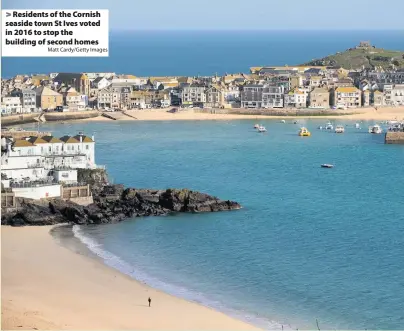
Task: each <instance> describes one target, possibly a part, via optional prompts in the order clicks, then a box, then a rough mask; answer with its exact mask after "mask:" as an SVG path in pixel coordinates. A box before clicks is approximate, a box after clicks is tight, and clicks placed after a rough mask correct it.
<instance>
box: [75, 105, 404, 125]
mask: <svg viewBox="0 0 404 331" xmlns="http://www.w3.org/2000/svg"><path fill="white" fill-rule="evenodd" d="M218 111H219V110H218ZM220 111H223V110H220ZM347 112H349V114H348V115H347V114H346V113H347ZM125 113H126V114H128V115H129V116H126V115H125V114H124V113H119V115H118V116H117V119H116V120H112V119H110V118H107V117H104V116H98V117H94V118H89V119H83V120H80V121H83V122H84V121H86V122H127V121H178V120H181V121H200V120H203V121H205V120H264V119H266V120H280V119H284V120H288V119H289V120H296V119H297V120H298V119H335V120H339V119H340V120H362V121H372V120H373V121H387V120H404V106H402V107H380V108H378V109H377V110H376V109H374V108H358V109H349V110H347V111H338V110H335V114H334V115H328V114H327V115H320V114H319V115H305V114H304V113H302V115H297V116H296V115H295V112H293V113H291V114H288V115H286V114H285V115H270V114H268V115H252V114H251V115H246V114H236V113H210V112H200V111H199V110H198V111H194V110H181V111H179V112H177V113H170V112H167V111H166V110H161V109H147V110H129V111H126V112H125ZM110 114H114V113H109V115H110ZM69 122H70V121H69Z"/></svg>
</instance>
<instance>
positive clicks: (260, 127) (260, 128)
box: [258, 125, 267, 132]
mask: <svg viewBox="0 0 404 331" xmlns="http://www.w3.org/2000/svg"><path fill="white" fill-rule="evenodd" d="M258 132H267V129H266V128H265V126H262V125H260V126H259V127H258Z"/></svg>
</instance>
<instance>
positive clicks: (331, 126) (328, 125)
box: [325, 122, 334, 130]
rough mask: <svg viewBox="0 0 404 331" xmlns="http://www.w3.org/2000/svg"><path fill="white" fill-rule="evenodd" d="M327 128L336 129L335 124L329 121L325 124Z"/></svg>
mask: <svg viewBox="0 0 404 331" xmlns="http://www.w3.org/2000/svg"><path fill="white" fill-rule="evenodd" d="M325 129H326V130H334V126H333V125H332V124H331V122H328V123H327V124H326V125H325Z"/></svg>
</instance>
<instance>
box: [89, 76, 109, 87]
mask: <svg viewBox="0 0 404 331" xmlns="http://www.w3.org/2000/svg"><path fill="white" fill-rule="evenodd" d="M91 85H92V88H95V89H97V90H102V89H104V88H106V87H107V86H109V85H111V81H110V80H108V79H107V78H106V77H97V78H96V79H94V80H93V81H92V82H91Z"/></svg>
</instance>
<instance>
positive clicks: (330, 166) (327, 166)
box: [321, 163, 334, 168]
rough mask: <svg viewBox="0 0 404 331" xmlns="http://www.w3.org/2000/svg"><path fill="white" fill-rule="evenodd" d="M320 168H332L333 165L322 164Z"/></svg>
mask: <svg viewBox="0 0 404 331" xmlns="http://www.w3.org/2000/svg"><path fill="white" fill-rule="evenodd" d="M321 168H334V165H332V164H328V163H324V164H322V165H321Z"/></svg>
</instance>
